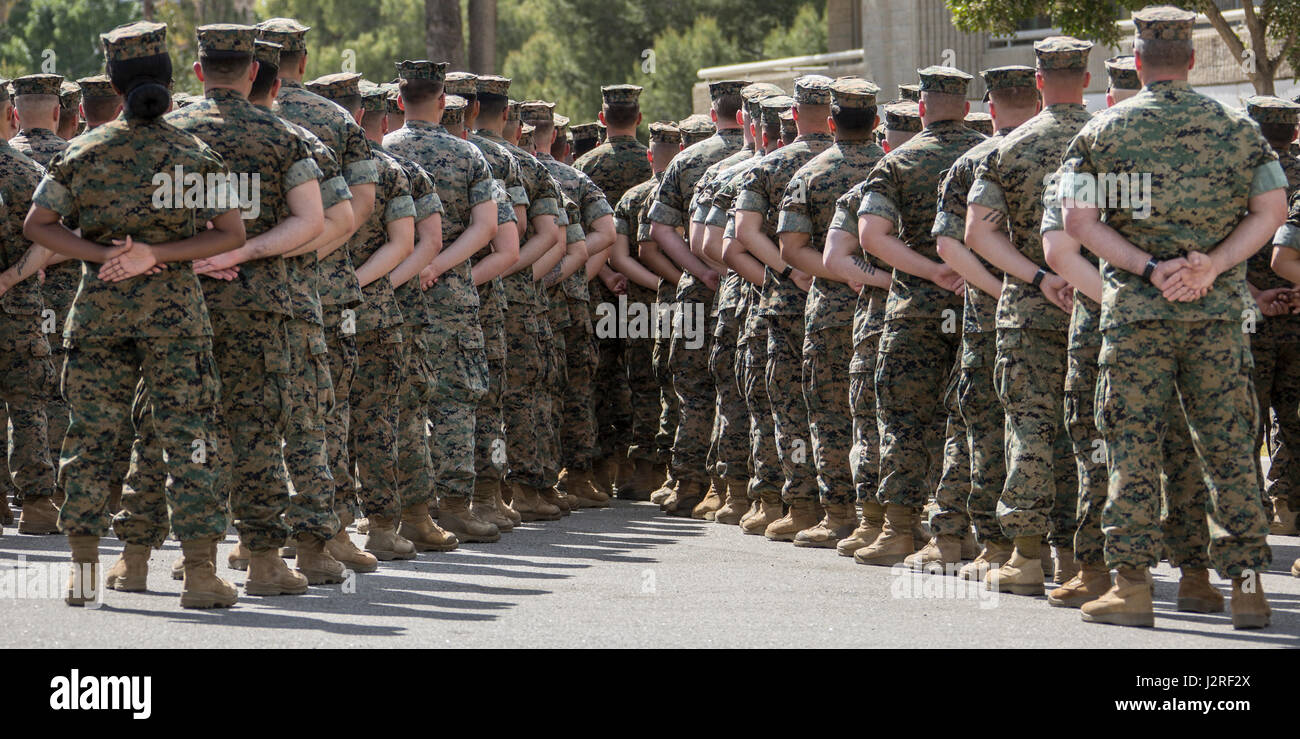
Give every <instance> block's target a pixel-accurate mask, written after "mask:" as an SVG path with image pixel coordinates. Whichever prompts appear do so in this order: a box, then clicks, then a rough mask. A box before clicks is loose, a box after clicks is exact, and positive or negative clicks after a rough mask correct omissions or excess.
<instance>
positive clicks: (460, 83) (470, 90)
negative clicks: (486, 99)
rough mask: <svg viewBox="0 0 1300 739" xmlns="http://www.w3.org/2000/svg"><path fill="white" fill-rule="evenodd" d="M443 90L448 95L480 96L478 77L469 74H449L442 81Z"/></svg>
mask: <svg viewBox="0 0 1300 739" xmlns="http://www.w3.org/2000/svg"><path fill="white" fill-rule="evenodd" d="M442 89H444V90H446V91H447V94H448V95H460V96H461V97H465V96H466V95H474V96H475V97H477V96H478V75H476V74H470V73H469V72H448V73H447V76H446V77H444V78H443V80H442Z"/></svg>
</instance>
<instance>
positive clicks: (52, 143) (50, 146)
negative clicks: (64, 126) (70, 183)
mask: <svg viewBox="0 0 1300 739" xmlns="http://www.w3.org/2000/svg"><path fill="white" fill-rule="evenodd" d="M9 145H10V146H12V147H13V148H15V149H17V150H18V151H19V152H20V153H22V154H25V155H26V156H27V157H28V158H29V159H31V160H32V161H34V162H36V163H37V164H39V165H41V166H42V167H48V166H50V162H52V161H54V157H55V156H57V155H59V154H60V153H61V152H62V151H63V150H64V149H66V148H68V142H67V141H64V140H63V139H61V138H59V135H58V134H56V133H55V132H53V131H51V130H50V129H48V128H24V129H23V130H21V131H19V132H18V135H17V136H15V137H13V138H12V139H9Z"/></svg>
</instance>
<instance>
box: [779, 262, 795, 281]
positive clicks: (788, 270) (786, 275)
mask: <svg viewBox="0 0 1300 739" xmlns="http://www.w3.org/2000/svg"><path fill="white" fill-rule="evenodd" d="M792 274H794V265H793V264H787V265H785V269H783V270H781V279H783V280H788V279H790V275H792Z"/></svg>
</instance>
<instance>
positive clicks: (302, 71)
mask: <svg viewBox="0 0 1300 739" xmlns="http://www.w3.org/2000/svg"><path fill="white" fill-rule="evenodd" d="M306 74H307V54H306V53H305V52H304V53H303V55H302V57H300V58H299V59H298V76H299V77H302V76H304V75H306Z"/></svg>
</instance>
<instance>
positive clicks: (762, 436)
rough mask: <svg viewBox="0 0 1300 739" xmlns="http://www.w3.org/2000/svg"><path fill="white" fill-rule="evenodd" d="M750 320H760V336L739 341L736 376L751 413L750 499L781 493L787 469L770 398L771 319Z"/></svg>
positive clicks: (756, 319) (751, 319) (750, 318)
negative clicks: (783, 466)
mask: <svg viewBox="0 0 1300 739" xmlns="http://www.w3.org/2000/svg"><path fill="white" fill-rule="evenodd" d="M748 320H750V321H754V322H756V325H755V327H756V328H757V329H758V335H757V336H755V337H753V338H751V339H750V340H749V341H747V342H745V343H743V344H741V343H737V344H736V353H737V354H739V355H740V357H739V363H740V369H739V371H738V376H737V378H736V379H737V380H739V381H740V393H741V395H743V396H744V397H745V409H746V410H747V411H748V413H749V498H750V500H758V499H759V498H760V497H762V496H763V495H764V494H768V493H772V494H776V495H780V494H781V488H782V487H783V486H784V485H785V472H783V471H782V469H781V459H780V458H779V457H778V456H777V453H776V431H775V430H774V429H773V426H772V424H773V418H772V401H771V400H770V399H769V398H768V397H767V321H766V319H763V318H759V317H757V316H751V317H749V319H748ZM738 341H739V340H738Z"/></svg>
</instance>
